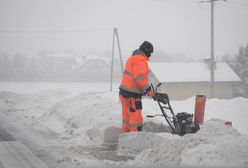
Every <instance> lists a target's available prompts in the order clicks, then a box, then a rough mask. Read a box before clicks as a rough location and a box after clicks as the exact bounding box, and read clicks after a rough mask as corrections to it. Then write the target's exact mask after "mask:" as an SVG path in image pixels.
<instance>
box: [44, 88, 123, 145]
mask: <svg viewBox="0 0 248 168" xmlns="http://www.w3.org/2000/svg"><path fill="white" fill-rule="evenodd" d="M108 96H109V95H106V94H105V93H83V94H81V95H79V96H76V97H72V98H70V99H66V100H64V101H60V102H59V103H57V104H55V105H54V106H53V107H52V108H50V109H49V113H47V115H45V116H43V118H42V119H41V123H43V124H44V125H45V126H46V127H48V128H49V129H50V130H52V131H54V132H56V133H57V134H59V135H61V136H62V137H63V138H66V139H73V142H74V144H75V143H76V144H80V145H100V144H101V143H102V142H103V137H104V130H105V129H107V128H109V127H111V126H116V125H120V122H121V120H120V113H119V111H118V110H115V109H119V106H118V102H117V101H113V100H111V99H109V98H108ZM112 96H113V95H112ZM112 96H111V97H112ZM117 100H118V99H117Z"/></svg>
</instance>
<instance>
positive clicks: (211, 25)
mask: <svg viewBox="0 0 248 168" xmlns="http://www.w3.org/2000/svg"><path fill="white" fill-rule="evenodd" d="M216 1H226V0H208V1H200V3H210V5H211V14H210V30H211V40H210V61H209V63H210V97H211V98H213V97H214V93H215V91H214V89H215V88H214V70H215V67H216V62H215V57H214V5H215V2H216Z"/></svg>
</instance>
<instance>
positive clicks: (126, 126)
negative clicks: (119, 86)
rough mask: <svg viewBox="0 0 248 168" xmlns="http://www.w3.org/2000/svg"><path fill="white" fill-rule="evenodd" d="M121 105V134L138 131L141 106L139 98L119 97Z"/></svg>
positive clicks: (140, 119) (140, 125)
mask: <svg viewBox="0 0 248 168" xmlns="http://www.w3.org/2000/svg"><path fill="white" fill-rule="evenodd" d="M120 101H121V105H122V132H130V131H138V127H142V125H143V119H142V105H141V99H139V98H125V97H123V96H121V95H120Z"/></svg>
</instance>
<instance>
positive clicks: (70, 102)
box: [0, 83, 248, 167]
mask: <svg viewBox="0 0 248 168" xmlns="http://www.w3.org/2000/svg"><path fill="white" fill-rule="evenodd" d="M109 86H110V85H109V84H107V83H105V84H100V83H64V84H61V83H57V84H52V83H50V84H48V83H0V118H1V119H0V121H1V124H0V126H2V127H5V128H6V129H8V131H10V132H12V135H13V136H14V137H15V138H16V139H17V140H20V141H22V142H23V143H24V144H25V145H26V146H28V147H29V148H31V150H32V151H33V152H34V153H35V154H36V155H38V156H39V157H40V159H41V160H43V161H44V162H46V163H47V164H52V163H51V161H50V162H49V159H48V156H50V155H52V156H54V157H55V158H56V159H55V162H56V163H57V164H63V163H65V164H67V166H66V167H68V165H69V167H192V166H193V167H202V166H203V167H204V166H205V167H208V166H212V167H228V166H229V167H248V122H247V120H248V110H247V109H248V99H245V98H234V99H230V100H224V99H222V100H220V99H208V100H207V102H206V109H205V121H206V122H205V123H204V124H203V125H202V126H201V130H200V131H198V132H197V133H196V134H188V135H185V136H183V137H180V136H177V135H172V134H170V133H167V132H160V133H151V132H142V133H129V134H120V135H119V144H118V146H114V145H113V146H110V145H108V143H109V142H110V141H111V140H112V141H114V142H117V139H118V134H119V131H120V130H119V127H120V126H121V106H120V103H119V98H118V91H117V90H118V89H117V88H118V87H117V86H118V84H115V85H114V91H113V92H112V93H110V92H109ZM194 101H195V100H194V98H190V99H187V100H184V101H172V102H171V105H172V107H173V109H174V111H175V112H184V111H186V112H189V113H193V112H194ZM143 108H144V110H143V116H144V121H145V123H146V127H147V129H146V130H149V129H150V130H151V128H149V127H152V125H153V126H157V127H161V126H163V124H166V123H165V121H164V119H163V118H159V117H157V118H153V119H150V118H145V116H146V115H147V114H156V113H158V114H160V110H159V108H158V106H157V103H156V102H154V101H153V100H151V99H144V100H143ZM225 121H232V127H230V126H226V125H225V124H224V122H225ZM149 123H150V124H149ZM151 123H152V124H151ZM109 137H111V138H109ZM106 144H107V145H106ZM45 155H47V157H46V156H45Z"/></svg>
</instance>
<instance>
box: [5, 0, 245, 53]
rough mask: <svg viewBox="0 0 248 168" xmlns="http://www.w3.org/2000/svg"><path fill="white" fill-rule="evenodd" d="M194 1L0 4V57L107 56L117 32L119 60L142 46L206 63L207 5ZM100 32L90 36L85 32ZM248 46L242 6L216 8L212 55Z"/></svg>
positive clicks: (26, 0) (18, 0)
mask: <svg viewBox="0 0 248 168" xmlns="http://www.w3.org/2000/svg"><path fill="white" fill-rule="evenodd" d="M197 2H199V0H0V31H43V30H45V31H51V30H52V31H57V30H59V31H60V30H64V31H73V30H82V31H86V32H81V33H11V32H8V33H6V32H1V33H0V52H10V53H14V52H23V53H26V54H29V55H30V54H34V53H35V52H38V51H40V50H42V49H49V50H70V49H72V50H75V51H76V52H84V53H89V52H93V51H97V52H102V51H111V46H112V29H113V28H114V27H117V28H118V31H119V35H120V43H121V47H122V52H123V55H128V54H130V53H131V52H132V51H133V50H134V49H136V48H137V47H138V46H139V45H140V43H141V42H142V41H144V40H148V41H151V42H152V43H153V44H154V48H155V50H156V49H160V50H164V51H165V52H166V53H169V54H172V55H173V54H185V55H186V56H187V57H194V58H204V57H209V55H210V54H209V53H210V52H209V50H210V49H209V48H210V4H209V3H202V4H199V3H197ZM96 29H97V30H103V31H92V32H87V30H96ZM246 43H248V1H247V0H229V2H228V3H226V2H223V1H218V2H216V8H215V55H216V57H221V56H222V55H224V54H230V55H233V54H235V53H237V51H238V48H239V46H241V45H244V44H246Z"/></svg>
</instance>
